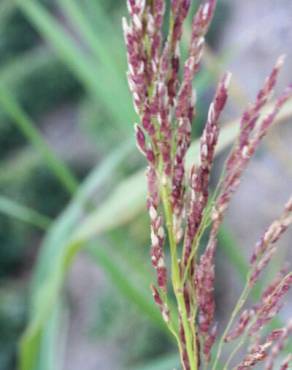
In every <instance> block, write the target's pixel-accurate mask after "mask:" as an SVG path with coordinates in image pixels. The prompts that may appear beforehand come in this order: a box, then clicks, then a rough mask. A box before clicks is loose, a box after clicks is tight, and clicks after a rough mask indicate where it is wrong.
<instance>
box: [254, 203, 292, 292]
mask: <svg viewBox="0 0 292 370" xmlns="http://www.w3.org/2000/svg"><path fill="white" fill-rule="evenodd" d="M291 223H292V197H290V199H289V200H288V202H287V203H286V205H285V207H284V211H283V212H282V215H281V216H280V217H279V219H277V220H276V221H274V222H273V223H272V224H271V225H270V226H269V227H268V228H267V230H266V231H265V233H264V235H263V236H262V237H261V239H260V240H259V242H258V243H257V244H256V246H255V249H254V252H253V254H252V257H251V265H252V273H251V274H250V278H249V283H250V285H251V286H252V285H254V284H255V282H256V281H257V280H258V278H259V275H260V274H261V272H262V271H263V269H264V268H265V267H266V266H267V264H268V263H269V262H270V260H271V258H272V256H273V254H274V253H275V251H276V247H275V243H276V242H277V241H278V240H279V238H280V237H281V236H282V234H283V233H284V232H285V231H286V230H287V228H288V226H289V225H291Z"/></svg>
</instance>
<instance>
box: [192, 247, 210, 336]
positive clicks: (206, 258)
mask: <svg viewBox="0 0 292 370" xmlns="http://www.w3.org/2000/svg"><path fill="white" fill-rule="evenodd" d="M212 251H213V248H210V249H208V250H206V252H205V253H204V254H203V255H202V256H201V258H200V263H199V265H198V266H197V267H196V269H195V283H196V295H197V305H198V319H199V322H198V325H199V329H200V332H201V333H202V335H203V336H204V335H208V333H209V331H210V328H211V326H212V323H213V318H214V312H215V300H214V280H215V267H214V261H213V253H212Z"/></svg>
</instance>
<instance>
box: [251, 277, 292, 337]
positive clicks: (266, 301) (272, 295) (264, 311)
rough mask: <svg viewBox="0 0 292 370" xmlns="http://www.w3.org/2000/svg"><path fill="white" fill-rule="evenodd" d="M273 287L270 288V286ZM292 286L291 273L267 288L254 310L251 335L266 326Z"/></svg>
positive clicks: (280, 306)
mask: <svg viewBox="0 0 292 370" xmlns="http://www.w3.org/2000/svg"><path fill="white" fill-rule="evenodd" d="M273 285H274V287H273V288H272V286H273ZM291 285H292V273H288V274H287V275H286V276H284V277H283V278H282V279H281V280H280V281H279V282H278V284H273V283H272V284H271V285H270V287H268V288H267V289H266V290H265V291H264V293H263V295H262V297H261V300H260V302H259V304H258V306H257V307H256V309H255V321H254V323H253V325H252V326H251V327H250V329H249V333H250V334H251V335H253V334H255V333H257V332H258V331H259V330H260V329H262V328H263V327H264V326H265V325H267V324H268V323H269V322H270V321H271V320H272V319H273V318H274V317H275V315H276V314H277V313H278V312H279V311H280V309H281V308H282V298H283V297H284V296H285V295H286V294H287V293H288V291H289V289H290V288H291Z"/></svg>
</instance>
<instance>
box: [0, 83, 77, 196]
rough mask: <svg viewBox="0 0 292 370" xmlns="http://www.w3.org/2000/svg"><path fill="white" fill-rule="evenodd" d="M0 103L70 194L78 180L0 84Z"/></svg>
mask: <svg viewBox="0 0 292 370" xmlns="http://www.w3.org/2000/svg"><path fill="white" fill-rule="evenodd" d="M0 105H1V106H2V108H3V109H4V111H5V112H6V114H8V115H9V116H10V117H11V119H12V120H13V122H14V123H15V124H16V125H17V127H18V128H19V130H20V131H21V132H22V133H23V134H24V135H25V136H26V138H27V139H28V140H29V141H30V142H31V144H32V145H33V146H35V148H36V149H37V150H38V151H39V153H40V154H41V155H42V156H43V158H44V159H45V161H46V162H47V164H48V166H49V167H50V169H51V170H52V172H53V173H54V174H55V175H56V177H57V178H58V179H59V181H60V182H61V183H62V185H63V186H64V187H65V188H66V189H67V191H69V192H70V193H71V194H74V192H75V190H76V189H77V186H78V182H77V180H76V179H75V177H74V175H73V174H72V173H71V171H70V170H69V169H68V168H67V166H66V165H65V164H64V163H63V162H62V161H61V160H60V159H59V158H58V157H57V156H56V154H55V153H54V152H53V151H52V150H51V148H50V147H49V146H48V144H47V143H46V142H45V140H44V139H43V137H42V135H41V134H40V133H39V132H38V130H37V129H36V128H35V125H34V123H33V122H32V121H31V120H30V118H29V117H28V116H27V115H26V113H25V112H24V111H23V110H22V109H21V107H20V106H19V105H18V104H17V102H16V101H15V99H14V98H13V96H12V95H11V94H10V93H9V92H8V91H7V89H5V88H4V87H3V85H2V84H0Z"/></svg>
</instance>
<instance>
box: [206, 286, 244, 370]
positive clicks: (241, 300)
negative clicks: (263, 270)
mask: <svg viewBox="0 0 292 370" xmlns="http://www.w3.org/2000/svg"><path fill="white" fill-rule="evenodd" d="M249 291H250V287H249V284H248V280H247V283H246V285H245V287H244V289H243V291H242V293H241V295H240V297H239V299H238V301H237V303H236V305H235V308H234V310H233V312H232V314H231V317H230V320H229V322H228V324H227V326H226V328H225V330H224V332H223V334H222V336H221V338H220V341H219V344H218V349H217V354H216V358H215V361H214V364H213V366H212V370H216V368H217V365H218V361H219V358H220V356H221V353H222V348H223V345H224V340H225V337H226V335H227V334H228V333H229V331H230V329H231V327H232V325H233V323H234V320H235V318H236V316H237V314H238V313H239V311H240V310H241V308H242V307H243V305H244V303H245V301H246V299H247V297H248V294H249Z"/></svg>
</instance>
